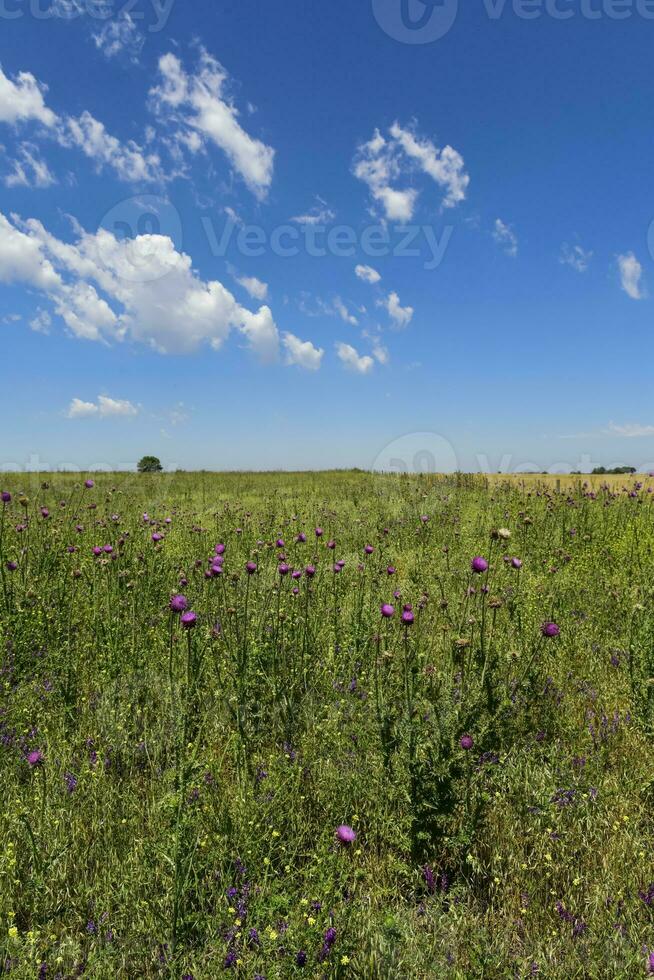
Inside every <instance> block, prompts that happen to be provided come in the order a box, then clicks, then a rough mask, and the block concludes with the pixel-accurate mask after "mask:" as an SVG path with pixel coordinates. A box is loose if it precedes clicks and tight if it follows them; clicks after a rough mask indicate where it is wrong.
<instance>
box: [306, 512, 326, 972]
mask: <svg viewBox="0 0 654 980" xmlns="http://www.w3.org/2000/svg"><path fill="white" fill-rule="evenodd" d="M324 533H325V532H324V531H323V529H322V528H321V527H317V528H316V537H317V538H321V537H322V536H323V534H324ZM305 955H306V954H305Z"/></svg>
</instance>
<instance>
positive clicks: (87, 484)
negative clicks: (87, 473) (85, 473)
mask: <svg viewBox="0 0 654 980" xmlns="http://www.w3.org/2000/svg"><path fill="white" fill-rule="evenodd" d="M84 486H85V487H86V489H87V490H92V489H93V487H94V486H95V483H94V482H93V480H84Z"/></svg>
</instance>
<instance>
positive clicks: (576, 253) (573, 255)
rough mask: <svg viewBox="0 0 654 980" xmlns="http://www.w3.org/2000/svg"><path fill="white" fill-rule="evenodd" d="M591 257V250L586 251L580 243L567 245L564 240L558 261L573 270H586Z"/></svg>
mask: <svg viewBox="0 0 654 980" xmlns="http://www.w3.org/2000/svg"><path fill="white" fill-rule="evenodd" d="M592 257H593V253H592V252H586V251H584V249H583V248H582V247H581V245H568V243H567V242H564V243H563V245H562V246H561V254H560V256H559V262H560V263H561V265H569V266H570V268H571V269H574V270H575V272H586V271H587V270H588V266H589V265H590V260H591V259H592Z"/></svg>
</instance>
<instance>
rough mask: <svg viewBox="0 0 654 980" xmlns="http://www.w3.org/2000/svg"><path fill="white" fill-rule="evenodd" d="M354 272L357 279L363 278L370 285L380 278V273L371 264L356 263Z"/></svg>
mask: <svg viewBox="0 0 654 980" xmlns="http://www.w3.org/2000/svg"><path fill="white" fill-rule="evenodd" d="M354 274H355V275H356V276H357V277H358V278H359V279H363V281H364V282H369V283H371V285H374V284H375V283H376V282H379V281H380V280H381V276H380V274H379V273H378V272H377V270H376V269H373V267H372V266H371V265H358V266H357V267H356V268H355V270H354Z"/></svg>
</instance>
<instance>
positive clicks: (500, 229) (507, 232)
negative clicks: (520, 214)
mask: <svg viewBox="0 0 654 980" xmlns="http://www.w3.org/2000/svg"><path fill="white" fill-rule="evenodd" d="M493 238H494V239H495V241H496V242H497V244H498V245H501V247H502V248H503V250H504V252H505V253H506V255H510V256H511V258H515V257H516V255H517V254H518V236H517V235H516V233H515V232H514V230H513V228H511V226H510V225H506V224H505V223H504V222H503V221H502V219H501V218H497V220H496V221H495V227H494V228H493Z"/></svg>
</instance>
